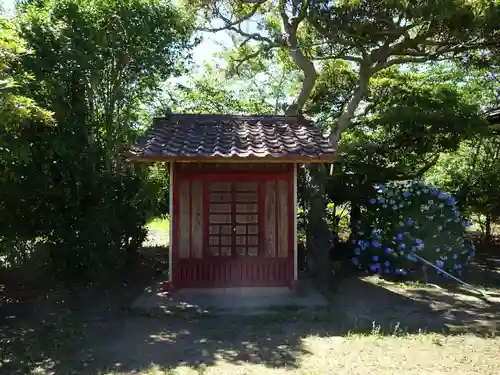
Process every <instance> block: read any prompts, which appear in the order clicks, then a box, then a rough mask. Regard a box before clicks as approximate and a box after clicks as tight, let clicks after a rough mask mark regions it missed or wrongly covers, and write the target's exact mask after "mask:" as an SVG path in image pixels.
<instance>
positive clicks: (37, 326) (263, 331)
mask: <svg viewBox="0 0 500 375" xmlns="http://www.w3.org/2000/svg"><path fill="white" fill-rule="evenodd" d="M138 291H139V290H138V289H137V288H133V287H131V286H127V287H120V288H115V289H113V288H111V289H110V290H108V291H105V290H96V291H94V292H92V293H80V294H79V293H76V292H75V293H71V296H70V298H63V299H59V302H58V303H53V304H52V305H51V306H52V309H47V311H46V313H45V315H43V316H42V315H39V316H38V319H36V317H37V316H36V315H37V314H35V316H34V317H32V319H26V318H23V319H18V318H12V317H11V318H8V316H4V317H3V320H2V325H1V332H0V335H1V342H2V348H1V350H2V355H1V356H0V357H1V358H4V359H7V361H5V360H4V363H3V367H2V368H0V372H2V373H6V374H27V373H29V371H31V370H32V369H33V368H35V367H37V366H39V367H40V368H42V369H47V370H50V371H53V372H54V373H55V374H98V373H107V372H112V371H117V372H118V371H119V372H125V373H126V372H133V371H141V370H142V371H145V370H146V369H148V368H149V367H150V366H151V364H152V363H154V364H157V365H160V366H163V367H165V368H175V367H178V366H181V365H185V366H191V367H193V368H195V369H200V373H201V372H202V369H203V368H204V367H206V366H213V365H215V364H216V363H217V362H218V361H224V362H228V363H232V364H242V365H244V364H246V363H248V362H250V363H259V364H262V365H264V366H267V367H269V368H284V367H286V368H298V367H299V366H300V361H301V358H303V357H304V356H308V355H313V354H314V353H312V351H313V350H312V349H311V348H310V347H308V345H307V344H305V339H306V338H307V337H310V336H319V337H335V336H336V337H343V336H344V337H345V336H349V335H350V334H352V333H360V334H377V335H401V334H414V333H418V332H438V333H443V332H444V333H447V334H455V333H462V332H465V331H466V332H468V333H473V334H476V335H478V336H487V335H490V334H491V329H492V327H494V326H495V325H496V318H497V317H496V306H488V305H485V304H482V303H478V302H477V300H470V301H468V300H467V299H466V298H465V299H464V297H463V296H458V295H454V294H453V293H444V292H442V291H439V290H432V289H428V288H427V289H420V288H414V289H412V290H405V291H402V292H398V291H395V290H389V289H388V288H387V287H385V286H384V285H382V284H380V285H377V284H376V283H373V282H370V281H367V280H366V279H365V278H361V277H352V276H351V277H347V278H345V279H343V280H338V281H337V285H336V287H335V291H334V292H332V293H331V294H330V295H329V299H330V302H331V304H330V307H329V308H327V309H324V310H317V311H308V312H303V311H301V312H298V311H285V310H283V311H280V313H279V314H275V315H270V316H224V317H221V316H219V317H213V316H212V317H207V316H200V315H197V314H186V313H180V312H179V313H176V314H173V315H170V316H157V317H147V316H139V315H137V314H134V313H132V312H131V311H128V310H127V307H128V306H130V303H131V302H132V300H133V299H134V297H135V296H136V295H137V294H138ZM70 300H71V301H73V302H71V303H70V302H69V301H70ZM485 319H486V320H488V321H489V323H488V324H484V320H485Z"/></svg>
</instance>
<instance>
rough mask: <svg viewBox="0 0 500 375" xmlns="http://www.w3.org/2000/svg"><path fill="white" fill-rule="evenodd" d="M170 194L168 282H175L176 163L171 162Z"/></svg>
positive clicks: (169, 172)
mask: <svg viewBox="0 0 500 375" xmlns="http://www.w3.org/2000/svg"><path fill="white" fill-rule="evenodd" d="M168 179H169V181H168V192H169V197H168V199H169V201H168V202H169V203H168V207H169V219H170V222H169V228H168V234H169V241H168V280H169V281H173V280H174V276H173V273H172V271H173V268H172V267H173V260H174V256H173V254H174V246H177V244H174V237H175V236H174V221H175V218H174V216H175V215H174V189H175V188H174V162H173V161H171V162H170V164H169V168H168Z"/></svg>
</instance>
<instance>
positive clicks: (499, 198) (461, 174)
mask: <svg viewBox="0 0 500 375" xmlns="http://www.w3.org/2000/svg"><path fill="white" fill-rule="evenodd" d="M499 154H500V143H499V139H498V136H495V135H490V136H489V137H487V138H479V139H476V140H470V141H468V142H464V143H462V145H461V146H460V148H459V150H458V151H457V152H455V153H448V154H443V155H441V157H440V159H439V162H438V163H437V165H436V166H435V167H434V168H433V169H431V170H430V171H429V172H428V173H427V175H426V180H427V181H429V182H431V183H434V184H436V185H437V186H440V187H442V188H444V189H449V191H453V192H455V194H457V196H458V197H459V199H460V205H461V207H462V208H463V209H464V210H466V211H467V212H469V213H473V212H474V213H478V214H481V215H484V216H486V217H488V218H489V219H490V220H492V221H493V222H495V221H497V220H498V219H499V218H500V160H499ZM487 235H489V233H488V234H487Z"/></svg>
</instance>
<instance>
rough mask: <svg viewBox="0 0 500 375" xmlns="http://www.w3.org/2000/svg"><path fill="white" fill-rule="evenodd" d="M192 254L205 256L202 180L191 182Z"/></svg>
mask: <svg viewBox="0 0 500 375" xmlns="http://www.w3.org/2000/svg"><path fill="white" fill-rule="evenodd" d="M191 256H192V257H193V258H202V257H203V185H202V182H201V181H200V180H193V181H192V183H191Z"/></svg>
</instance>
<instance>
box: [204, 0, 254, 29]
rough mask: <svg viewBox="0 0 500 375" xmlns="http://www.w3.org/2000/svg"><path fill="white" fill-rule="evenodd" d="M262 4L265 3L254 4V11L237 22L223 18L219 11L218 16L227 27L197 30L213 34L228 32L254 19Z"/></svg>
mask: <svg viewBox="0 0 500 375" xmlns="http://www.w3.org/2000/svg"><path fill="white" fill-rule="evenodd" d="M262 4H263V3H261V2H258V3H256V4H254V6H253V7H252V9H251V10H250V13H248V14H246V15H244V16H243V17H241V18H239V19H237V20H236V21H230V20H229V19H228V18H226V17H224V16H222V14H221V13H220V12H219V10H217V11H216V13H217V16H218V17H220V18H221V19H224V23H225V25H224V26H221V27H215V28H210V27H199V28H198V29H197V30H199V31H207V32H211V33H215V32H218V31H223V30H228V29H229V28H231V27H234V26H236V25H240V24H241V23H242V22H244V21H247V20H249V19H250V18H252V17H253V16H254V15H255V14H256V13H257V11H258V10H259V8H260V7H261V5H262Z"/></svg>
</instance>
